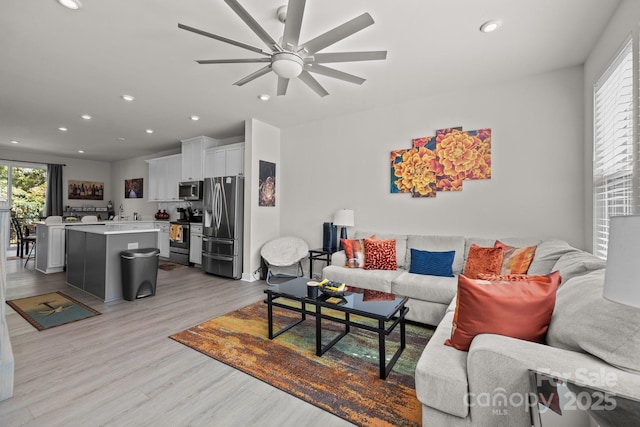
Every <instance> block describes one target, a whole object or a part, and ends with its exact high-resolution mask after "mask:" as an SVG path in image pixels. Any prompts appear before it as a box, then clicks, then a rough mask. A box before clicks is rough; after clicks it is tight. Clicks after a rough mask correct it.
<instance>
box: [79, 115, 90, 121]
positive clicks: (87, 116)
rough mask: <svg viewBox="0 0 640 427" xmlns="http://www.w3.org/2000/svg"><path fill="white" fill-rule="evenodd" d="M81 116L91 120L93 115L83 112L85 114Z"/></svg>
mask: <svg viewBox="0 0 640 427" xmlns="http://www.w3.org/2000/svg"><path fill="white" fill-rule="evenodd" d="M80 117H82V118H83V119H85V120H91V116H90V115H88V114H83V115H81V116H80Z"/></svg>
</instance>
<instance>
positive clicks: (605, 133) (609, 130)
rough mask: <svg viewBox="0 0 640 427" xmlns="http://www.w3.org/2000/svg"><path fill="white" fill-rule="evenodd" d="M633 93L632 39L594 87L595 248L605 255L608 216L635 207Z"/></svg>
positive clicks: (599, 254) (621, 213)
mask: <svg viewBox="0 0 640 427" xmlns="http://www.w3.org/2000/svg"><path fill="white" fill-rule="evenodd" d="M633 93H634V92H633V50H632V43H631V40H629V41H628V43H627V44H626V45H625V46H624V48H623V49H622V50H621V52H620V53H619V54H618V55H617V56H616V58H615V59H614V61H613V62H612V63H611V65H610V66H609V68H608V69H607V71H606V72H605V73H604V74H603V75H602V77H601V78H600V79H599V80H598V81H597V82H596V85H595V88H594V156H593V191H594V194H593V203H594V221H593V227H594V229H593V239H594V241H593V251H594V254H595V255H597V256H600V257H603V258H605V257H606V256H607V245H608V242H609V218H610V217H612V216H617V215H629V214H632V213H633V211H634V200H633V177H634V160H633V159H634V147H633V120H634V119H633V105H634V102H633Z"/></svg>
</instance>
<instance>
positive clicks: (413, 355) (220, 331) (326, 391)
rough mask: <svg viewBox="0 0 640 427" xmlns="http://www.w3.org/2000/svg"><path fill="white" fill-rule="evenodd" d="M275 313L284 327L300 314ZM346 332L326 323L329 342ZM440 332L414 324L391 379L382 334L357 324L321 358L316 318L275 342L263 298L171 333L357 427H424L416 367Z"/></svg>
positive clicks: (394, 341) (390, 345)
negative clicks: (383, 366)
mask: <svg viewBox="0 0 640 427" xmlns="http://www.w3.org/2000/svg"><path fill="white" fill-rule="evenodd" d="M273 314H274V327H275V328H276V330H277V329H278V328H279V327H281V326H284V325H288V324H291V323H293V322H294V321H295V320H297V319H299V316H300V315H299V314H298V313H295V312H292V311H289V310H283V309H280V308H277V307H274V312H273ZM354 317H356V316H352V319H353V318H354ZM358 320H359V321H363V322H364V321H365V320H364V319H361V318H359V319H358ZM325 323H326V325H325ZM398 329H399V327H398ZM339 330H340V325H338V324H336V323H334V322H328V321H327V322H325V321H323V342H325V343H326V342H328V341H329V340H330V339H332V338H333V336H335V335H337V334H338V331H339ZM324 331H326V332H324ZM432 334H433V330H432V329H429V328H427V327H424V326H420V325H415V324H407V329H406V345H407V346H406V348H405V350H404V352H403V353H402V355H401V356H400V359H398V361H397V363H396V365H395V366H394V368H393V370H392V371H391V373H390V374H389V376H388V378H387V379H386V380H381V379H380V378H379V377H378V375H379V367H378V336H377V334H375V333H372V332H370V331H366V330H363V329H361V328H354V327H352V328H351V332H350V333H349V334H348V335H347V336H345V337H344V338H343V339H342V340H341V341H339V342H338V343H337V344H336V345H335V346H334V347H333V348H331V349H330V350H329V351H327V352H326V353H325V354H324V355H323V356H321V357H318V356H316V355H315V338H314V337H315V318H314V317H312V316H308V317H307V320H306V321H305V322H303V323H301V324H300V325H297V326H295V327H294V328H292V329H290V330H289V331H287V332H285V333H284V334H282V335H280V336H278V337H276V338H275V339H273V340H269V339H268V338H267V307H266V304H265V303H263V302H257V303H255V304H252V305H250V306H247V307H244V308H242V309H240V310H237V311H234V312H232V313H229V314H227V315H224V316H221V317H218V318H215V319H212V320H209V321H207V322H205V323H202V324H200V325H196V326H194V327H192V328H189V329H187V330H185V331H182V332H179V333H177V334H175V335H172V336H171V338H172V339H174V340H176V341H178V342H180V343H182V344H184V345H186V346H188V347H190V348H193V349H195V350H197V351H199V352H201V353H203V354H206V355H207V356H210V357H212V358H214V359H217V360H219V361H221V362H223V363H225V364H227V365H229V366H232V367H234V368H236V369H239V370H241V371H243V372H245V373H248V374H249V375H252V376H254V377H256V378H258V379H260V380H262V381H264V382H266V383H268V384H270V385H272V386H274V387H277V388H279V389H281V390H284V391H286V392H287V393H289V394H292V395H294V396H296V397H298V398H300V399H302V400H304V401H306V402H309V403H311V404H313V405H315V406H317V407H319V408H322V409H324V410H326V411H328V412H331V413H333V414H335V415H337V416H338V417H341V418H343V419H345V420H347V421H350V422H352V423H354V424H357V425H361V426H372V425H393V426H420V425H421V416H422V412H421V405H420V402H419V401H418V399H417V398H416V393H415V383H414V371H415V366H416V363H417V362H418V359H419V357H420V355H421V354H422V350H423V349H424V346H425V345H426V344H427V342H428V341H429V338H430V337H431V335H432ZM399 338H400V337H399V333H396V332H394V333H392V334H390V335H389V336H388V337H387V359H388V358H389V357H390V355H392V354H393V353H394V352H395V349H396V348H397V346H398V345H399Z"/></svg>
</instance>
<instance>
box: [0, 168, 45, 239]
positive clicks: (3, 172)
mask: <svg viewBox="0 0 640 427" xmlns="http://www.w3.org/2000/svg"><path fill="white" fill-rule="evenodd" d="M46 194H47V169H46V168H43V167H42V165H39V164H29V163H22V162H8V161H0V202H2V201H5V202H7V201H8V202H9V204H10V205H11V215H14V216H16V217H17V218H18V222H19V223H20V228H21V229H22V230H23V232H25V233H26V232H30V231H31V230H32V229H31V227H32V224H33V223H34V222H36V221H38V220H39V219H40V218H41V217H42V216H43V215H44V212H45V210H44V208H45V200H46ZM7 221H8V220H7ZM3 225H4V226H5V227H7V230H11V231H10V233H7V235H8V236H9V239H8V241H6V242H3V244H4V246H5V248H7V249H8V248H9V247H10V246H11V245H12V244H16V243H17V239H16V232H15V229H14V227H12V226H11V225H10V223H7V224H3Z"/></svg>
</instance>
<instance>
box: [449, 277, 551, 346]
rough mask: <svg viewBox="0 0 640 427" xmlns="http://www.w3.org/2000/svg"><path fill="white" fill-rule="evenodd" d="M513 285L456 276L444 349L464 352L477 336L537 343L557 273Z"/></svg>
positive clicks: (545, 326) (546, 325)
mask: <svg viewBox="0 0 640 427" xmlns="http://www.w3.org/2000/svg"><path fill="white" fill-rule="evenodd" d="M537 277H539V278H537V279H533V280H521V281H517V282H489V281H486V280H473V279H469V278H467V277H465V276H464V275H462V274H461V275H459V276H458V293H457V296H456V311H455V313H454V315H453V330H452V331H451V338H450V339H448V340H446V341H445V345H448V346H451V347H455V348H457V349H458V350H462V351H468V350H469V346H470V345H471V341H472V340H473V338H474V337H475V336H476V335H479V334H498V335H504V336H507V337H512V338H518V339H521V340H527V341H533V342H541V341H542V340H543V339H544V337H545V335H546V333H547V329H548V328H549V323H550V322H551V315H552V313H553V308H554V307H555V303H556V290H557V289H558V286H559V285H560V280H561V278H560V273H559V272H557V271H554V272H553V273H551V274H548V275H547V276H537Z"/></svg>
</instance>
